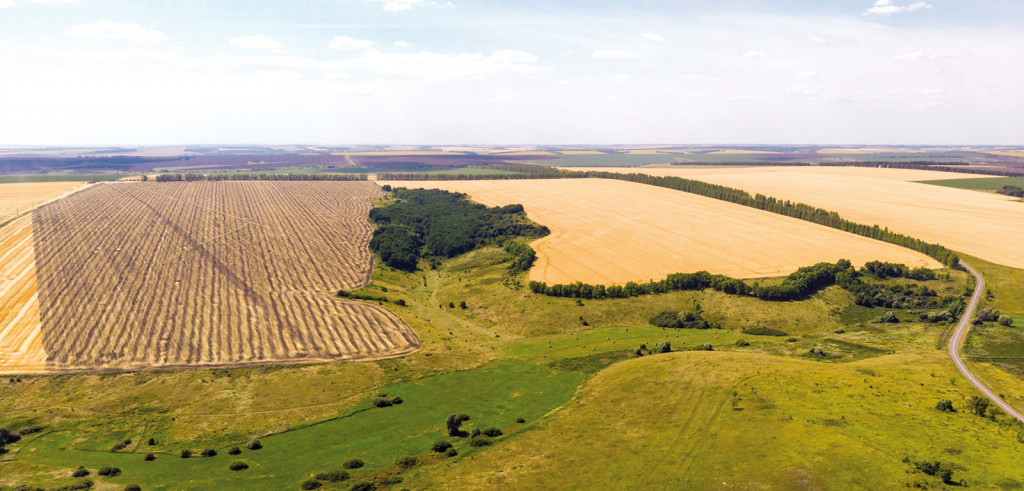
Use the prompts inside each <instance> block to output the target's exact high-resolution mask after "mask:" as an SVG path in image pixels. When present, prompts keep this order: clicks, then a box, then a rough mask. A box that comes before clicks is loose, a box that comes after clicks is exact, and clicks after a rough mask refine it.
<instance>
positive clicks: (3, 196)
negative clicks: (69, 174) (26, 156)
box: [0, 181, 86, 224]
mask: <svg viewBox="0 0 1024 491" xmlns="http://www.w3.org/2000/svg"><path fill="white" fill-rule="evenodd" d="M85 186H86V184H85V183H83V182H81V181H65V182H11V183H2V184H0V224H2V223H4V222H6V221H7V220H10V219H11V218H14V217H16V216H18V215H20V214H22V213H25V212H26V211H28V210H31V209H32V208H35V207H37V206H39V205H41V204H43V203H45V202H47V201H50V200H52V199H55V198H58V197H60V196H63V195H65V194H67V193H70V192H73V191H75V190H76V189H81V188H84V187H85Z"/></svg>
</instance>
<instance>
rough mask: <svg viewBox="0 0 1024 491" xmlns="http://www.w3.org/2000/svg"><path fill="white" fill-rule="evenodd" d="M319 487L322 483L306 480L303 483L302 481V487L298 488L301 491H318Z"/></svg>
mask: <svg viewBox="0 0 1024 491" xmlns="http://www.w3.org/2000/svg"><path fill="white" fill-rule="evenodd" d="M320 486H323V483H321V482H320V481H317V480H316V479H306V480H305V481H302V485H301V486H299V487H301V488H302V489H306V490H310V489H318V488H320Z"/></svg>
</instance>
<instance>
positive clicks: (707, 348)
mask: <svg viewBox="0 0 1024 491" xmlns="http://www.w3.org/2000/svg"><path fill="white" fill-rule="evenodd" d="M694 350H695V351H714V350H715V347H714V346H711V343H704V344H702V345H700V346H697V347H696V348H694Z"/></svg>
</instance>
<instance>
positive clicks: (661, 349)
mask: <svg viewBox="0 0 1024 491" xmlns="http://www.w3.org/2000/svg"><path fill="white" fill-rule="evenodd" d="M670 351H672V343H670V342H668V341H665V342H664V343H658V347H657V348H655V349H654V352H655V353H668V352H670Z"/></svg>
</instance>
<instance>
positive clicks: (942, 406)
mask: <svg viewBox="0 0 1024 491" xmlns="http://www.w3.org/2000/svg"><path fill="white" fill-rule="evenodd" d="M935 409H938V410H939V411H942V412H944V413H955V412H956V409H954V408H953V401H951V400H949V399H946V400H943V401H939V402H938V403H937V404H935Z"/></svg>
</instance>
